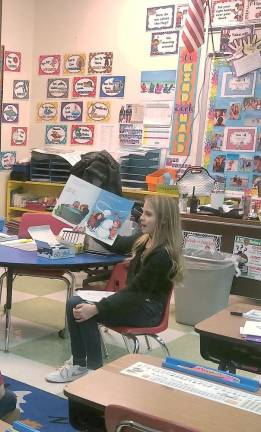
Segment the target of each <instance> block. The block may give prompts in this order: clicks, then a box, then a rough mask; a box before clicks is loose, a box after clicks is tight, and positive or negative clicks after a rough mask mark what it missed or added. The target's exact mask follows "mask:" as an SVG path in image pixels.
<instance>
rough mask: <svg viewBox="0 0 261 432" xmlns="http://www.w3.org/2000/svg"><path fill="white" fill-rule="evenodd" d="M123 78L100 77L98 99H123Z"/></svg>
mask: <svg viewBox="0 0 261 432" xmlns="http://www.w3.org/2000/svg"><path fill="white" fill-rule="evenodd" d="M124 89H125V76H110V77H108V76H102V77H101V84H100V95H99V96H100V97H114V98H116V97H124Z"/></svg>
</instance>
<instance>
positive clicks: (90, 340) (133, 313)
mask: <svg viewBox="0 0 261 432" xmlns="http://www.w3.org/2000/svg"><path fill="white" fill-rule="evenodd" d="M112 297H114V296H112ZM120 297H121V296H117V297H116V296H115V297H114V299H113V300H114V301H113V303H114V304H112V307H111V310H110V311H108V310H107V311H106V313H103V314H101V313H99V314H98V315H95V316H94V317H93V318H90V319H88V320H86V321H83V322H82V323H77V322H76V321H75V319H74V316H73V308H74V307H75V306H76V305H77V304H79V303H84V300H82V299H81V298H80V297H79V296H72V297H71V298H70V299H69V300H68V302H67V305H66V313H67V320H68V329H69V332H70V338H71V350H72V355H73V364H78V365H80V366H86V357H87V366H88V368H89V369H98V368H100V367H101V366H102V364H103V363H102V350H101V341H100V333H99V328H98V323H101V324H104V325H105V326H106V325H107V326H109V327H110V326H112V327H114V326H136V327H147V326H151V327H152V326H156V325H157V324H158V323H159V322H160V320H161V316H162V313H163V306H162V305H161V304H159V303H158V302H146V301H145V302H140V304H131V302H130V304H129V307H128V312H126V310H123V311H121V310H120V307H119V301H121V298H120ZM110 298H111V297H110ZM114 307H115V308H116V309H115V310H114Z"/></svg>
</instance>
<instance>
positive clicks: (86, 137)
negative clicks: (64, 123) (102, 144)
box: [71, 125, 94, 145]
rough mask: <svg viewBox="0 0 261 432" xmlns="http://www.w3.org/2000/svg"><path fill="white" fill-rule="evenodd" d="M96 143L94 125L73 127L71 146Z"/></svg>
mask: <svg viewBox="0 0 261 432" xmlns="http://www.w3.org/2000/svg"><path fill="white" fill-rule="evenodd" d="M93 142H94V126H93V125H72V130H71V144H77V145H79V144H85V145H92V144H93Z"/></svg>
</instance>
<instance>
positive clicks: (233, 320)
mask: <svg viewBox="0 0 261 432" xmlns="http://www.w3.org/2000/svg"><path fill="white" fill-rule="evenodd" d="M251 309H258V310H261V305H260V306H259V305H257V304H246V303H237V304H233V305H230V306H229V307H227V308H225V309H222V310H221V311H219V312H217V313H216V314H214V315H212V316H211V317H209V318H207V319H205V320H204V321H201V322H199V323H197V324H196V325H195V331H196V332H197V333H199V336H200V354H201V355H202V357H203V358H204V359H205V360H209V361H212V362H214V363H218V364H219V369H221V370H229V371H230V372H232V373H234V372H235V371H236V369H242V370H246V371H249V372H254V373H257V374H261V343H258V342H253V341H246V340H245V339H244V338H243V337H242V336H241V335H240V327H243V326H244V324H245V321H246V318H244V317H243V316H236V315H231V314H230V312H231V311H234V312H247V311H249V310H251ZM260 430H261V428H260Z"/></svg>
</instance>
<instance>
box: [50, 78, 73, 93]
mask: <svg viewBox="0 0 261 432" xmlns="http://www.w3.org/2000/svg"><path fill="white" fill-rule="evenodd" d="M68 94H69V78H49V79H48V82H47V98H68Z"/></svg>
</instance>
